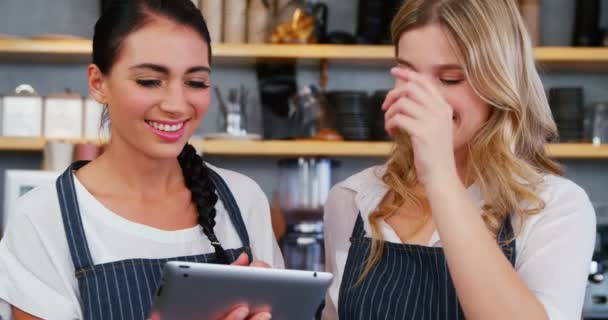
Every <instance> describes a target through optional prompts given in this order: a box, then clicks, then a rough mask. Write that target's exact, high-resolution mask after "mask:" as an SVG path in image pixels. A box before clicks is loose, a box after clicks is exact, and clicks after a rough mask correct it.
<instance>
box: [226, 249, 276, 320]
mask: <svg viewBox="0 0 608 320" xmlns="http://www.w3.org/2000/svg"><path fill="white" fill-rule="evenodd" d="M232 265H234V266H244V267H246V266H250V267H258V268H270V265H269V264H268V263H266V262H264V261H260V260H257V261H253V262H251V264H250V263H249V257H247V254H245V253H241V254H240V255H239V257H238V258H237V259H236V260H234V262H233V263H232ZM220 319H221V320H244V319H248V320H269V319H272V315H271V314H270V312H266V311H264V312H252V311H251V310H249V307H248V306H243V305H241V306H235V308H234V309H233V310H232V311H230V312H229V313H228V315H226V316H224V317H220ZM218 320H219V319H218Z"/></svg>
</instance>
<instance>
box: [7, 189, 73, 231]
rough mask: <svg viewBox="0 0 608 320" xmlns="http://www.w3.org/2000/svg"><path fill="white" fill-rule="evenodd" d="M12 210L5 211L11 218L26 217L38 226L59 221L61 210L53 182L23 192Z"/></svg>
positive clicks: (19, 218)
mask: <svg viewBox="0 0 608 320" xmlns="http://www.w3.org/2000/svg"><path fill="white" fill-rule="evenodd" d="M12 211H13V212H8V213H6V214H8V215H9V217H10V218H9V219H11V220H21V219H23V218H26V219H27V220H30V221H31V222H32V223H33V224H34V225H40V226H50V225H54V224H56V223H57V222H61V210H60V207H59V200H58V197H57V189H56V188H55V184H46V185H42V186H39V187H37V188H34V189H32V190H31V191H29V192H28V193H26V194H24V195H23V196H21V197H20V198H18V199H17V200H16V201H15V206H14V209H13V210H12ZM9 223H10V221H9ZM45 228H46V227H45Z"/></svg>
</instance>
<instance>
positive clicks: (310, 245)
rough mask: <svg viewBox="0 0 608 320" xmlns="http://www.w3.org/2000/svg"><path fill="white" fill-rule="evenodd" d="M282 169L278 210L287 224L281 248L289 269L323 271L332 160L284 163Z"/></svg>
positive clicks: (334, 163)
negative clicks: (324, 209)
mask: <svg viewBox="0 0 608 320" xmlns="http://www.w3.org/2000/svg"><path fill="white" fill-rule="evenodd" d="M278 165H279V184H278V197H279V201H278V203H279V207H280V210H281V211H282V212H283V216H284V218H285V222H286V224H287V228H286V233H285V235H284V236H283V237H282V238H281V240H280V244H281V249H282V251H283V256H284V257H285V266H286V268H288V269H300V270H314V271H324V269H325V251H324V246H323V207H324V205H325V202H326V201H327V195H328V193H329V189H330V188H331V186H332V184H333V181H332V170H333V169H334V168H335V167H336V166H337V165H338V163H337V162H336V161H334V160H332V159H329V158H319V157H300V158H290V159H282V160H280V161H279V162H278Z"/></svg>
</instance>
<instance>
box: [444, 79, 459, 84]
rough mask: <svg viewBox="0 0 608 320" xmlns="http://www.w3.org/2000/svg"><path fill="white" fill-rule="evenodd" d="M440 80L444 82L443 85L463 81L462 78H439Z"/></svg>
mask: <svg viewBox="0 0 608 320" xmlns="http://www.w3.org/2000/svg"><path fill="white" fill-rule="evenodd" d="M439 80H440V81H441V83H443V84H445V85H455V84H459V83H461V82H462V81H464V79H439Z"/></svg>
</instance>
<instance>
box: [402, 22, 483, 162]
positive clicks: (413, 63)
mask: <svg viewBox="0 0 608 320" xmlns="http://www.w3.org/2000/svg"><path fill="white" fill-rule="evenodd" d="M458 57H459V56H458V54H457V52H456V51H455V49H454V48H453V47H452V46H451V44H450V41H449V39H448V37H447V35H446V33H445V31H444V30H443V29H442V28H441V26H440V25H439V24H438V23H431V24H428V25H425V26H422V27H419V28H415V29H412V30H409V31H406V32H404V33H403V34H402V35H401V37H400V38H399V45H398V56H397V61H398V65H399V67H401V68H406V69H411V70H413V71H416V72H418V73H420V74H421V75H423V76H425V77H427V78H428V79H430V80H431V81H432V82H433V83H434V84H435V85H436V87H437V88H438V89H439V91H440V92H441V94H442V95H443V98H444V99H445V101H447V103H448V104H449V105H450V106H451V107H452V109H453V110H454V118H453V121H454V134H453V137H454V149H455V151H456V152H459V151H461V150H465V149H466V148H465V147H466V146H467V144H468V143H469V142H470V141H471V140H472V139H473V137H474V135H475V134H476V133H477V132H478V131H479V129H481V127H482V126H483V125H484V123H485V122H486V121H487V120H488V118H489V115H490V107H489V106H488V104H487V103H486V102H485V101H484V100H482V98H481V97H480V96H479V95H477V93H475V91H474V90H473V88H472V87H471V85H470V83H469V81H468V80H467V79H466V76H465V72H464V69H463V65H462V62H460V59H458ZM399 85H402V82H401V81H400V80H398V81H397V82H396V83H395V86H399Z"/></svg>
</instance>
